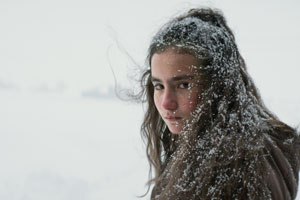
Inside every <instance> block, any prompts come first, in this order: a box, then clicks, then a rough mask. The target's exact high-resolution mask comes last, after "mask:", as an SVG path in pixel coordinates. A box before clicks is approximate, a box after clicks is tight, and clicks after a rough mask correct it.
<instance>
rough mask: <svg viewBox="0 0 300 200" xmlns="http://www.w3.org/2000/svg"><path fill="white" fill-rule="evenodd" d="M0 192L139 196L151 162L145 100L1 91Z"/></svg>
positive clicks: (32, 198)
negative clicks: (143, 125)
mask: <svg viewBox="0 0 300 200" xmlns="http://www.w3.org/2000/svg"><path fill="white" fill-rule="evenodd" d="M0 102H1V103H0V110H1V112H0V121H1V126H0V160H1V168H0V199H3V200H48V199H49V200H53V199H55V200H76V199H78V200H96V199H97V200H99V199H124V200H127V199H128V200H130V199H137V198H136V196H138V195H141V194H143V193H144V192H145V191H146V188H145V187H144V183H145V181H146V180H147V170H148V168H147V163H146V159H145V154H144V149H143V148H142V142H141V139H140V136H139V124H140V121H141V116H142V115H141V107H139V106H134V105H132V104H127V103H124V102H120V101H118V100H116V99H104V100H95V99H89V98H81V97H66V96H63V95H59V94H30V93H27V94H26V93H25V94H24V93H20V92H8V91H1V92H0Z"/></svg>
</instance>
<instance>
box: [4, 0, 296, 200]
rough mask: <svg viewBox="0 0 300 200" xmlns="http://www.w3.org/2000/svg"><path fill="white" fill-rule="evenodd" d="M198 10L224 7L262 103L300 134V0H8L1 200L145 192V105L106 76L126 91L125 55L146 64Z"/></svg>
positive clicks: (73, 199)
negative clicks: (164, 36)
mask: <svg viewBox="0 0 300 200" xmlns="http://www.w3.org/2000/svg"><path fill="white" fill-rule="evenodd" d="M200 5H206V6H213V7H217V8H220V9H221V10H223V12H224V14H225V16H226V18H227V21H228V23H229V26H230V27H231V28H232V29H233V31H234V33H235V35H236V39H237V43H238V46H239V48H240V50H241V53H242V55H243V57H244V58H245V60H246V63H247V65H248V70H249V72H250V74H251V75H252V77H253V79H254V81H255V82H256V84H257V86H258V88H259V89H260V92H261V94H262V97H263V99H264V100H265V103H266V105H267V106H268V107H269V108H270V109H271V110H272V111H273V112H274V113H276V114H277V115H278V116H279V118H280V119H282V120H283V121H284V122H286V123H287V124H289V125H292V126H298V125H299V124H300V93H299V87H300V79H299V73H300V69H299V68H300V62H299V52H300V26H299V20H300V12H299V10H300V1H298V0H285V1H282V0H251V1H250V0H247V1H238V0H218V1H217V0H216V1H201V0H197V1H196V0H189V1H187V0H185V1H183V0H172V1H161V0H151V1H145V0H128V1H122V0H109V1H108V0H105V1H103V0H100V1H99V0H84V1H83V0H72V1H71V0H51V1H40V0H26V1H23V0H1V1H0V199H1V200H2V199H3V200H48V199H49V200H54V199H55V200H96V199H97V200H107V199H113V200H115V199H123V200H132V199H138V198H137V196H138V195H142V194H143V193H144V192H146V187H145V182H146V181H147V175H148V164H147V161H146V156H145V150H144V146H143V143H142V141H141V138H140V135H139V126H140V124H141V120H142V116H143V109H142V106H141V105H137V104H134V103H130V102H122V101H120V100H118V99H117V98H116V97H115V95H114V92H113V89H112V88H113V87H114V84H115V83H114V77H113V73H112V72H111V68H112V69H113V70H114V71H115V74H116V78H117V81H118V85H120V86H122V87H125V86H127V87H128V86H130V84H132V83H130V82H129V81H128V78H127V74H128V73H131V72H132V69H133V68H134V67H136V66H135V64H134V63H133V62H132V61H131V60H130V57H132V58H133V59H134V61H135V62H136V63H137V64H138V65H140V66H143V64H144V58H145V55H146V49H147V46H148V44H149V41H150V38H151V36H152V35H153V34H154V33H155V32H156V30H157V29H158V28H159V27H160V25H162V24H163V23H165V22H166V21H167V20H168V19H169V18H170V16H174V15H177V14H178V13H182V11H185V10H187V9H188V8H191V7H195V6H200ZM126 52H128V53H129V54H130V56H128V55H127V54H126ZM299 196H300V195H299ZM148 198H149V195H148V196H146V197H144V198H142V199H148ZM298 199H299V200H300V197H298Z"/></svg>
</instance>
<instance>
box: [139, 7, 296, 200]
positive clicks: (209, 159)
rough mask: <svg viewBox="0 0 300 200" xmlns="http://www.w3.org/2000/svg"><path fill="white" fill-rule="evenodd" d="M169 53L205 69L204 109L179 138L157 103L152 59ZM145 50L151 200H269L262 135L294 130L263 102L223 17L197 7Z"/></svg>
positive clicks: (172, 23)
mask: <svg viewBox="0 0 300 200" xmlns="http://www.w3.org/2000/svg"><path fill="white" fill-rule="evenodd" d="M168 48H176V49H178V50H180V51H183V52H185V53H189V54H191V55H193V56H195V57H196V58H197V59H199V61H200V63H204V64H203V65H201V66H199V71H200V72H201V73H202V74H204V79H205V80H204V81H205V87H204V89H202V92H201V94H200V97H199V98H200V103H199V105H198V106H197V108H196V110H195V111H194V112H193V113H191V115H192V118H191V119H190V120H189V121H188V122H187V123H186V125H185V127H184V128H183V131H182V133H181V134H179V135H174V134H171V133H170V131H169V130H168V128H167V126H166V124H165V123H164V121H163V120H162V118H161V117H160V115H159V113H158V111H157V109H156V107H155V104H154V100H153V93H154V89H153V86H152V83H151V59H152V56H153V54H155V53H161V52H164V51H165V50H167V49H168ZM148 52H149V53H148V57H147V61H148V64H149V69H147V70H146V71H145V73H144V74H143V77H142V81H141V83H142V86H143V88H144V90H143V94H144V97H146V101H147V103H148V108H147V111H146V114H145V118H144V122H143V124H142V127H141V131H142V134H143V137H144V139H145V140H146V143H147V156H148V160H149V162H150V173H151V169H152V168H154V170H155V175H154V178H153V179H151V180H150V182H149V183H155V186H154V189H153V192H152V199H159V200H163V199H165V200H166V199H172V200H176V199H227V198H228V199H231V198H233V199H269V198H270V191H269V189H268V187H267V185H266V184H265V182H264V181H263V179H264V178H265V175H266V173H264V172H265V171H267V169H266V167H265V165H264V163H265V160H264V158H263V155H264V154H265V153H266V152H265V150H264V148H263V142H264V141H263V137H264V136H263V133H266V132H272V131H278V130H279V129H280V131H281V130H283V131H286V132H295V130H294V129H292V128H290V127H289V126H287V125H286V124H284V123H282V122H281V121H279V120H278V119H277V117H276V116H274V115H273V114H272V113H271V112H270V111H269V110H268V109H267V108H266V107H265V105H264V104H263V102H262V99H261V98H260V96H259V94H258V91H257V89H256V87H255V85H254V83H253V81H252V79H251V77H250V76H249V74H248V72H247V70H246V66H245V62H244V60H243V58H242V56H241V55H240V53H239V51H238V48H237V45H236V43H235V38H234V35H233V33H232V31H231V30H230V29H229V27H228V26H227V24H226V21H225V19H224V17H223V15H222V14H221V12H220V11H218V10H212V9H208V8H200V9H192V10H190V11H188V12H187V13H186V14H183V15H181V16H179V17H176V18H174V19H172V20H171V21H169V22H168V23H167V24H165V25H164V26H163V27H162V28H161V29H160V30H159V31H158V32H157V34H156V35H155V36H154V37H153V39H152V41H151V43H150V47H149V50H148ZM275 129H276V130H275ZM277 129H278V130H277ZM151 167H152V168H151ZM251 169H259V170H255V171H253V170H251ZM233 190H234V191H233ZM228 194H230V196H226V195H228Z"/></svg>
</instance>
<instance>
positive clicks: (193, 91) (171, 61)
mask: <svg viewBox="0 0 300 200" xmlns="http://www.w3.org/2000/svg"><path fill="white" fill-rule="evenodd" d="M196 66H199V61H198V60H197V59H196V58H195V56H193V55H191V54H188V53H182V52H178V51H177V50H175V49H172V48H169V49H167V50H165V51H164V52H162V53H155V54H154V55H153V56H152V59H151V77H152V83H153V86H154V103H155V106H156V108H157V110H158V112H159V114H160V116H161V117H162V119H163V120H164V122H165V123H166V125H167V126H168V128H169V130H170V132H172V133H174V134H178V133H180V132H181V131H182V129H183V127H184V125H185V123H186V122H187V121H188V120H189V119H190V117H191V113H192V112H193V111H194V110H195V109H196V107H197V104H198V103H199V95H200V92H201V87H199V84H198V82H199V79H200V78H199V75H198V74H197V73H195V71H196V70H195V68H196Z"/></svg>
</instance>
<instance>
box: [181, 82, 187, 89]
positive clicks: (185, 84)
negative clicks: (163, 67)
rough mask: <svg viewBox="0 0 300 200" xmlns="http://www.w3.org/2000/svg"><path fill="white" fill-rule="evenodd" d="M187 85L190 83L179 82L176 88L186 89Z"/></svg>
mask: <svg viewBox="0 0 300 200" xmlns="http://www.w3.org/2000/svg"><path fill="white" fill-rule="evenodd" d="M189 87H190V83H188V82H184V83H180V84H179V85H178V88H180V89H187V88H189Z"/></svg>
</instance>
